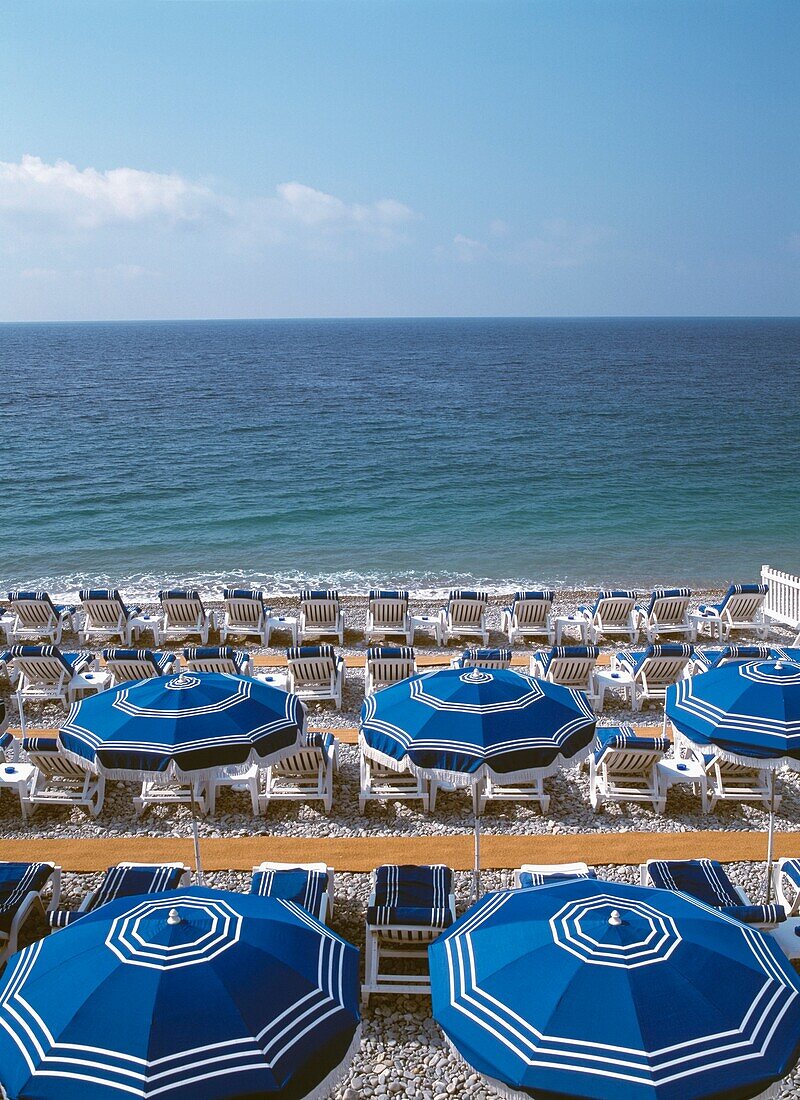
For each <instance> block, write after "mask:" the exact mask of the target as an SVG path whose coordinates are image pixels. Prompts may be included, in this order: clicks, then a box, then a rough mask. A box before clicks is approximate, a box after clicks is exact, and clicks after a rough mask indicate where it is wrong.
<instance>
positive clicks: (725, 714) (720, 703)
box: [665, 660, 800, 901]
mask: <svg viewBox="0 0 800 1100" xmlns="http://www.w3.org/2000/svg"><path fill="white" fill-rule="evenodd" d="M667 718H669V719H670V721H671V722H672V725H673V726H674V727H675V729H676V730H677V731H678V732H679V733H680V734H681V735H682V736H683V737H685V738H686V739H687V740H688V741H691V742H692V744H694V745H695V746H697V748H698V749H699V750H700V751H702V750H703V749H705V750H708V749H709V748H710V749H712V750H713V751H714V752H715V753H717V754H719V756H720V757H721V758H722V759H725V760H730V761H731V762H732V763H734V764H743V765H744V766H745V767H753V768H768V769H770V770H771V771H772V772H773V773H774V772H775V771H778V770H779V769H781V768H791V769H793V770H795V771H800V664H798V663H797V662H795V661H787V660H777V661H774V660H755V661H745V662H743V663H740V664H733V663H731V664H727V665H721V666H720V667H719V668H714V669H711V670H710V671H709V672H703V673H701V674H700V675H698V676H691V677H689V678H688V679H686V680H679V681H678V682H677V683H676V684H672V685H671V686H670V687H668V688H667V696H666V704H665V721H666V719H667ZM771 789H772V797H771V803H770V815H769V838H768V842H767V901H769V890H770V870H771V867H772V847H773V835H774V829H775V805H774V802H775V781H774V774H773V777H772V786H771Z"/></svg>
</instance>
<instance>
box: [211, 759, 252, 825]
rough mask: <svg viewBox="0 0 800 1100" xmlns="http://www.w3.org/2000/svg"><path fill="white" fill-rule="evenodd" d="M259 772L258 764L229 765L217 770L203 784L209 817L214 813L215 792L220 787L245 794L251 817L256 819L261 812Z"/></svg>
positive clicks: (215, 807) (215, 803) (215, 804)
mask: <svg viewBox="0 0 800 1100" xmlns="http://www.w3.org/2000/svg"><path fill="white" fill-rule="evenodd" d="M261 772H262V769H261V768H260V767H259V765H258V764H229V765H228V766H227V767H224V768H217V770H216V771H215V772H214V773H213V774H212V775H211V776H210V777H209V778H208V779H207V780H206V784H205V806H206V811H207V813H208V815H209V817H213V816H214V814H215V813H216V809H217V792H218V791H219V790H220V788H222V787H228V788H230V790H232V791H237V792H239V793H241V794H246V795H247V796H248V797H249V799H250V808H251V810H252V812H253V817H256V816H257V815H258V814H259V813H260V812H261V797H262V796H261Z"/></svg>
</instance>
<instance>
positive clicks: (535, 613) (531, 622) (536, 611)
mask: <svg viewBox="0 0 800 1100" xmlns="http://www.w3.org/2000/svg"><path fill="white" fill-rule="evenodd" d="M554 598H555V593H554V592H551V591H550V590H549V589H543V590H541V591H520V592H515V593H514V598H513V600H512V601H511V605H510V606H509V607H504V608H503V610H502V611H501V613H500V629H501V630H502V631H504V632H505V633H506V634H507V635H508V644H509V645H512V646H513V645H514V643H515V642H519V641H524V640H525V639H526V638H540V637H544V638H547V640H548V642H550V644H551V645H552V644H553V642H554V641H555V630H554V628H553V624H552V623H551V621H550V615H551V612H552V610H553V600H554Z"/></svg>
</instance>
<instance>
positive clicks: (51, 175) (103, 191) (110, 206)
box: [0, 156, 217, 229]
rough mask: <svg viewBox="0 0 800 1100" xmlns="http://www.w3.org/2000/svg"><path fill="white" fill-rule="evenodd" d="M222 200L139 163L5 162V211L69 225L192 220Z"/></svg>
mask: <svg viewBox="0 0 800 1100" xmlns="http://www.w3.org/2000/svg"><path fill="white" fill-rule="evenodd" d="M216 203H217V199H216V197H215V195H214V194H213V192H212V191H211V190H209V188H207V187H203V186H202V185H200V184H196V183H191V182H189V181H187V180H185V179H183V177H181V176H179V175H174V174H173V175H164V174H162V173H160V172H142V171H140V170H139V169H137V168H112V169H110V170H108V171H106V172H102V171H98V170H97V169H96V168H83V169H80V168H77V167H76V166H75V165H74V164H70V163H69V162H68V161H66V160H58V161H56V162H55V164H46V163H45V162H44V161H43V160H42V159H41V157H33V156H23V158H22V160H21V161H20V162H19V163H18V164H17V163H13V162H8V161H0V210H6V211H10V212H12V213H17V214H27V215H32V216H37V215H38V216H40V217H42V218H44V219H45V221H48V222H55V223H58V224H60V225H62V226H66V227H75V228H79V229H94V228H97V227H99V226H102V225H108V224H111V223H115V222H117V223H119V222H136V221H140V220H142V219H147V218H154V217H162V218H167V219H168V220H171V221H187V220H193V219H196V218H198V217H200V216H201V214H202V213H203V212H204V211H205V210H207V209H208V208H209V207H210V206H213V205H215V204H216Z"/></svg>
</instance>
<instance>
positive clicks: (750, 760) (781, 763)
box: [683, 734, 800, 772]
mask: <svg viewBox="0 0 800 1100" xmlns="http://www.w3.org/2000/svg"><path fill="white" fill-rule="evenodd" d="M683 738H684V740H685V741H688V742H689V743H690V744H691V746H692V748H694V749H696V750H697V752H699V753H700V754H701V756H708V755H709V752H711V753H713V755H714V756H718V757H719V759H720V760H724V761H725V762H727V763H728V764H740V765H741V766H742V767H743V768H759V769H761V770H763V771H769V772H779V771H783V769H784V768H789V769H791V770H792V771H795V772H800V760H795V759H794V757H792V756H774V757H769V756H767V757H763V756H745V755H743V754H742V753H739V752H729V751H728V750H727V749H721V748H720V747H719V745H715V744H713V743H711V742H707V743H705V744H700V742H698V741H692V739H691V738H690V737H687V736H686V734H683Z"/></svg>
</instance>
